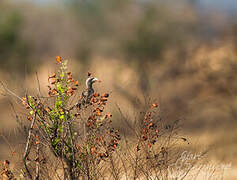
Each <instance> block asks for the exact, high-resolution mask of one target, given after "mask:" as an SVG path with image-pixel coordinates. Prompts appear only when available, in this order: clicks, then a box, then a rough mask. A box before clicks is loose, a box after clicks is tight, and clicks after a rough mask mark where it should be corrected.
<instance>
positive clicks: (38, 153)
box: [1, 56, 225, 180]
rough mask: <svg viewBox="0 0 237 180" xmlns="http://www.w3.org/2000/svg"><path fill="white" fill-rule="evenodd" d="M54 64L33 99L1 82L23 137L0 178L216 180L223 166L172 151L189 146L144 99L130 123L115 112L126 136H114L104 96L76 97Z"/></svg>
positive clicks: (62, 63)
mask: <svg viewBox="0 0 237 180" xmlns="http://www.w3.org/2000/svg"><path fill="white" fill-rule="evenodd" d="M56 61H57V65H56V66H58V68H57V69H58V70H57V72H56V73H53V74H52V75H51V76H49V77H48V82H49V85H48V94H46V95H44V94H43V93H42V92H41V89H40V87H41V85H40V82H39V81H38V87H37V89H38V91H37V93H36V92H35V94H36V95H34V96H31V95H29V94H27V93H26V94H25V97H23V98H21V97H19V96H17V95H16V94H15V93H14V92H12V91H11V90H9V89H8V88H7V87H6V86H5V85H4V84H3V83H1V84H2V87H3V90H4V92H5V94H6V95H8V96H12V97H14V98H16V99H17V100H18V101H21V103H22V106H23V107H24V108H25V110H24V111H25V112H26V113H25V115H24V116H22V115H19V114H16V118H17V119H16V121H17V122H18V123H19V126H20V128H19V131H20V134H21V135H24V136H25V139H26V140H25V142H24V143H23V144H22V145H20V147H21V149H22V150H23V149H24V152H20V151H17V150H14V148H11V149H10V151H11V152H9V153H10V154H11V159H15V160H16V159H17V158H19V159H18V160H16V162H15V163H16V165H15V167H14V168H10V166H9V165H10V161H9V160H4V161H3V162H2V171H1V177H2V178H3V179H88V180H89V179H185V178H188V179H190V178H198V177H201V178H202V177H205V178H208V179H215V178H221V177H223V173H224V170H225V168H224V167H222V168H219V169H218V166H213V165H212V164H210V163H208V162H206V161H205V159H206V158H205V154H206V152H203V153H202V154H192V153H191V152H188V151H186V150H185V149H183V148H182V146H180V143H187V144H189V141H188V140H187V139H186V138H185V137H182V136H180V133H179V120H176V121H174V122H173V123H167V120H166V119H164V117H162V114H161V113H160V105H159V104H158V103H154V102H153V103H152V102H151V100H147V102H146V107H144V109H143V111H141V112H140V113H139V114H138V115H136V116H135V117H134V120H133V121H132V120H131V119H129V118H128V117H127V116H126V115H124V114H123V112H122V111H121V109H120V108H119V106H118V107H117V108H118V111H119V112H120V115H121V120H120V121H121V122H124V124H126V126H127V128H128V129H129V131H130V135H129V136H128V135H127V134H125V133H124V134H121V132H119V130H117V129H116V128H114V127H113V126H112V124H111V123H112V114H111V113H110V112H107V113H106V109H107V108H106V106H107V101H108V99H109V96H110V94H109V93H103V94H101V95H100V94H99V93H97V92H94V93H93V94H92V96H89V95H87V96H84V95H83V93H82V95H81V96H80V97H79V98H78V96H77V95H78V86H79V84H80V83H79V82H78V81H77V80H74V78H73V76H72V73H71V72H70V71H68V70H67V61H66V60H64V59H63V58H61V57H59V56H58V57H57V58H56ZM90 76H91V73H88V77H90ZM37 78H38V76H37ZM88 93H89V91H88ZM79 94H80V93H79ZM75 101H76V103H75ZM12 106H13V107H14V105H12ZM15 113H16V112H15ZM3 137H4V136H3ZM5 140H6V142H8V141H7V139H5ZM9 146H10V147H12V146H11V145H9ZM22 146H24V148H23V147H22ZM16 157H17V158H16ZM209 168H210V170H208V169H209ZM217 170H218V171H217ZM203 173H204V174H205V175H203Z"/></svg>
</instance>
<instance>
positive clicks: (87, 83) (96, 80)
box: [86, 77, 101, 88]
mask: <svg viewBox="0 0 237 180" xmlns="http://www.w3.org/2000/svg"><path fill="white" fill-rule="evenodd" d="M95 82H101V81H100V80H99V79H98V78H96V77H89V78H87V80H86V87H87V88H89V87H92V84H93V83H95Z"/></svg>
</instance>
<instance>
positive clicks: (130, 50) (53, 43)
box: [0, 0, 237, 179]
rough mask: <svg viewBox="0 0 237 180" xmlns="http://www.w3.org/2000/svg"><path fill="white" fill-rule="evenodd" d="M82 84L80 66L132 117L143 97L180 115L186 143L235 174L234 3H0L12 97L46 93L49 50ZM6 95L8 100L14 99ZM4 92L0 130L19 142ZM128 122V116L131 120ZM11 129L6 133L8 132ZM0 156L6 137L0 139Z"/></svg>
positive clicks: (0, 47) (0, 69) (3, 66)
mask: <svg viewBox="0 0 237 180" xmlns="http://www.w3.org/2000/svg"><path fill="white" fill-rule="evenodd" d="M57 55H59V56H62V57H64V58H66V59H68V60H69V68H70V70H71V71H72V72H73V74H74V77H75V79H78V80H79V82H80V83H81V88H82V89H83V88H84V87H85V86H84V84H85V83H84V80H85V79H86V77H87V72H88V71H90V72H92V74H93V75H94V76H96V77H98V78H99V79H101V80H102V83H101V84H97V85H95V89H96V90H98V91H100V92H104V91H107V92H111V98H110V109H109V110H110V111H112V112H113V114H114V121H115V122H114V125H115V126H117V127H118V128H120V129H123V127H124V124H122V123H121V122H120V121H119V118H120V116H119V112H118V108H117V106H119V107H120V108H121V110H122V111H123V113H125V114H127V115H128V116H129V115H131V116H133V114H134V113H136V112H139V111H141V110H142V109H144V106H145V104H146V102H147V100H148V99H149V98H151V99H154V101H156V102H158V103H159V106H160V109H161V113H162V114H163V117H165V120H166V121H167V122H172V121H175V120H179V119H180V120H181V121H180V122H181V125H182V129H181V131H182V133H183V134H184V135H185V136H186V137H187V138H188V139H189V142H190V144H191V145H190V148H200V150H203V149H210V153H209V157H210V158H211V159H212V160H214V161H218V162H221V163H232V167H231V170H230V171H228V173H227V175H228V177H227V179H235V177H237V172H236V171H237V170H236V169H237V168H236V167H237V159H236V156H237V131H236V128H237V119H236V118H237V1H236V0H179V1H172V0H166V1H162V0H99V1H98V0H64V1H63V0H25V1H24V0H1V1H0V80H1V81H3V82H4V83H5V84H7V87H8V88H9V89H11V90H12V91H14V92H16V93H17V94H19V95H21V96H23V95H24V93H25V92H26V91H27V92H32V93H34V92H35V91H36V90H37V79H36V72H37V73H38V76H39V81H40V83H41V90H42V91H45V92H46V91H47V77H48V75H50V74H52V72H54V68H55V67H54V66H55V56H57ZM14 102H15V101H14ZM15 119H16V118H15V115H14V113H13V109H12V106H11V105H10V100H9V97H6V96H4V95H0V124H1V125H0V132H1V133H4V134H8V137H10V138H9V139H10V140H9V142H10V143H14V142H18V140H19V138H20V135H19V134H17V131H15V129H16V127H17V122H16V120H15ZM131 119H132V118H131ZM13 132H14V133H13ZM0 147H1V148H0V159H1V160H2V159H4V158H6V157H8V155H9V154H8V149H9V146H8V144H7V143H6V142H5V141H4V140H3V139H2V138H0Z"/></svg>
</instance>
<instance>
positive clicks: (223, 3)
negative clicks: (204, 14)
mask: <svg viewBox="0 0 237 180" xmlns="http://www.w3.org/2000/svg"><path fill="white" fill-rule="evenodd" d="M15 1H28V2H34V3H37V4H45V5H46V4H48V3H49V4H51V3H58V2H63V1H64V2H66V1H67V0H15ZM78 1H93V0H78ZM94 1H99V0H94ZM135 1H137V2H140V3H147V2H152V1H157V0H135ZM159 1H161V2H162V1H168V2H170V3H182V2H192V3H194V4H196V5H197V6H199V8H201V9H202V8H203V9H206V10H208V9H216V10H219V11H222V12H224V13H227V14H237V0H159Z"/></svg>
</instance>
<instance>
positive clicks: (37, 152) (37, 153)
mask: <svg viewBox="0 0 237 180" xmlns="http://www.w3.org/2000/svg"><path fill="white" fill-rule="evenodd" d="M39 151H40V143H39V142H37V145H36V169H35V174H36V176H35V180H39V172H40V162H39V161H40V159H39Z"/></svg>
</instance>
